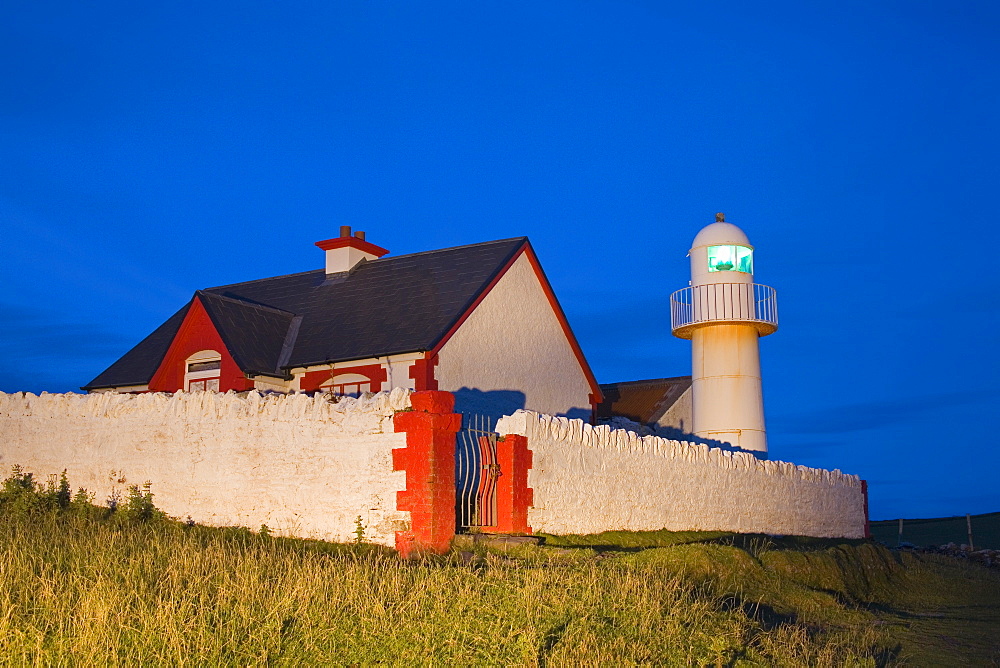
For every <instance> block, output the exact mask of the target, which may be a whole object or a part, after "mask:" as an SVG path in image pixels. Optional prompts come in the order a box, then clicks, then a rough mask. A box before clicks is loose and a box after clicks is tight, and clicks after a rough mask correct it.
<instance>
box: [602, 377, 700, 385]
mask: <svg viewBox="0 0 1000 668" xmlns="http://www.w3.org/2000/svg"><path fill="white" fill-rule="evenodd" d="M668 380H691V376H671V377H670V378H647V379H644V380H619V381H616V382H614V383H601V385H638V384H639V383H662V382H664V381H668Z"/></svg>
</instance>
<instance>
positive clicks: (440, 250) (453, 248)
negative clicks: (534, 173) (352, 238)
mask: <svg viewBox="0 0 1000 668" xmlns="http://www.w3.org/2000/svg"><path fill="white" fill-rule="evenodd" d="M527 240H528V237H525V236H522V237H510V238H509V239H494V240H493V241H479V242H477V243H474V244H464V245H462V246H451V247H449V248H435V249H433V250H425V251H416V252H415V253H406V254H405V255H386V256H384V257H380V258H378V259H375V260H368V262H370V263H372V264H375V263H376V262H378V263H381V262H387V261H389V260H399V259H401V258H404V257H413V256H414V255H433V254H434V253H446V252H448V251H456V250H464V249H466V248H473V247H475V246H489V245H491V244H502V243H507V242H510V241H527Z"/></svg>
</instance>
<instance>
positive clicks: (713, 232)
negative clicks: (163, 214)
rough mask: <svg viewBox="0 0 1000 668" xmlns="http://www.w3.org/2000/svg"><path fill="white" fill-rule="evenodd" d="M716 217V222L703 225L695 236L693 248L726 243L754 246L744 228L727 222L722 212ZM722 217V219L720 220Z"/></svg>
mask: <svg viewBox="0 0 1000 668" xmlns="http://www.w3.org/2000/svg"><path fill="white" fill-rule="evenodd" d="M715 218H716V222H714V223H712V224H711V225H706V226H705V227H703V228H702V229H701V232H699V233H698V235H697V236H696V237H695V238H694V242H692V244H691V249H692V250H694V249H695V248H701V247H702V246H719V245H724V244H735V245H738V246H747V247H748V248H753V246H751V245H750V240H749V239H748V238H747V235H746V234H745V233H744V232H743V230H741V229H740V228H738V227H736V226H735V225H733V224H732V223H727V222H726V221H725V218H724V217H723V216H722V214H718V215H716V217H715ZM720 218H722V220H719V219H720Z"/></svg>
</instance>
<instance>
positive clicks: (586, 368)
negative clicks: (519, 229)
mask: <svg viewBox="0 0 1000 668" xmlns="http://www.w3.org/2000/svg"><path fill="white" fill-rule="evenodd" d="M523 253H527V256H528V262H530V263H531V268H532V269H534V271H535V276H536V277H537V278H538V282H539V283H540V284H541V286H542V291H543V292H544V293H545V297H546V298H547V299H548V300H549V306H551V307H552V311H553V312H554V313H555V314H556V319H557V320H559V325H560V326H561V327H562V330H563V334H565V336H566V340H567V341H568V342H569V345H570V348H572V350H573V354H574V355H576V359H577V362H579V364H580V368H581V369H582V370H583V375H584V376H586V377H587V383H588V384H589V385H590V390H591V393H592V396H591V404H593V403H594V402H593V397H594V396H596V397H599V399H598V400H597V403H598V404H599V403H601V401H603V400H604V395H603V394H602V393H601V388H600V385H598V383H597V378H596V377H595V376H594V372H593V371H592V370H591V368H590V365H589V364H588V363H587V358H585V357H584V356H583V349H582V348H580V344H579V342H577V340H576V336H575V335H574V334H573V330H572V329H571V328H570V326H569V321H568V320H567V319H566V314H565V313H564V312H563V310H562V307H561V306H560V305H559V300H558V299H556V295H555V292H553V291H552V285H550V284H549V279H548V278H546V276H545V272H544V271H542V265H541V264H540V263H539V262H538V258H537V257H536V256H535V251H534V250H533V249H532V248H531V244H530V243H528V242H527V241H525V242H524V244H523V245H522V246H521V247H520V248H519V249H518V250H517V252H516V253H514V255H513V256H512V257H511V259H510V260H508V261H507V263H506V264H505V265H504V266H503V268H502V269H501V270H500V271H499V273H497V275H496V277H494V278H493V280H492V281H490V283H489V285H487V286H486V288H485V289H484V290H483V291H482V292H481V293H479V296H478V297H476V300H475V301H474V302H472V304H471V305H470V306H469V308H467V309H466V310H465V313H463V314H462V315H461V316H460V317H459V319H458V320H457V321H455V324H454V325H452V326H451V329H449V330H448V331H447V332H445V335H444V336H443V337H441V340H439V341H438V342H437V344H436V345H435V346H434V348H433V349H432V350H431V352H430V354H432V355H435V356H436V355H437V354H438V353H439V352H441V348H443V347H444V345H445V344H446V343H448V340H449V339H450V338H451V337H452V336H453V335H454V334H455V332H457V331H458V328H459V327H461V326H462V324H463V323H464V322H465V321H466V320H468V319H469V316H471V315H472V312H473V311H475V310H476V307H477V306H479V305H480V304H481V303H482V301H483V300H484V299H486V296H487V295H488V294H489V293H490V291H491V290H492V289H493V288H494V287H495V286H496V284H497V283H499V282H500V279H501V278H503V277H504V275H505V274H506V273H507V270H508V269H510V268H511V267H512V266H513V264H514V263H515V262H516V261H517V259H518V258H519V257H521V255H522V254H523ZM595 405H596V404H595Z"/></svg>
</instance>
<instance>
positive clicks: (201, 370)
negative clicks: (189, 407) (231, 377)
mask: <svg viewBox="0 0 1000 668" xmlns="http://www.w3.org/2000/svg"><path fill="white" fill-rule="evenodd" d="M184 370H185V373H184V389H185V390H187V391H188V392H218V391H219V381H220V380H221V379H222V355H220V354H219V353H217V352H215V351H214V350H202V351H200V352H197V353H195V354H194V355H191V357H189V358H187V360H186V361H185V366H184Z"/></svg>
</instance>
